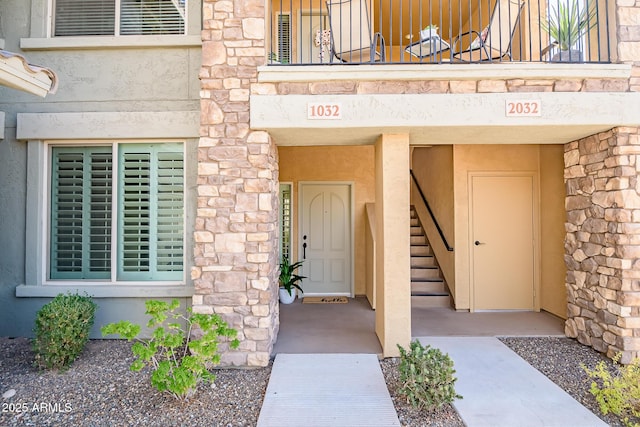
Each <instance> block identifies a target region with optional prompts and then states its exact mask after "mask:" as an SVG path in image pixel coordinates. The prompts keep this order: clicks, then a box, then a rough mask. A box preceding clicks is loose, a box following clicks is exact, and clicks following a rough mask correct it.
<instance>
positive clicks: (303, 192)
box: [298, 183, 353, 296]
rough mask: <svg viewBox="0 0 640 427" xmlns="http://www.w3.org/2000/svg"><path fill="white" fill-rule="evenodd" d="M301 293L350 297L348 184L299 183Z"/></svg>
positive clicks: (349, 201)
mask: <svg viewBox="0 0 640 427" xmlns="http://www.w3.org/2000/svg"><path fill="white" fill-rule="evenodd" d="M300 206H301V209H300V224H301V225H300V227H299V229H300V235H299V237H298V242H299V246H300V254H299V257H298V259H304V262H303V264H302V275H303V276H306V279H304V280H303V282H302V289H303V291H304V294H305V295H307V296H309V295H347V296H352V295H353V290H352V273H351V268H352V266H351V262H352V261H351V250H352V249H351V246H352V245H351V239H352V236H351V227H352V218H351V185H349V184H325V183H301V184H300Z"/></svg>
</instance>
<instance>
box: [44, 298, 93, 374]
mask: <svg viewBox="0 0 640 427" xmlns="http://www.w3.org/2000/svg"><path fill="white" fill-rule="evenodd" d="M97 307H98V306H97V305H96V304H95V303H94V302H93V300H92V299H91V297H89V296H80V295H78V294H74V295H71V294H67V295H63V294H59V295H58V296H56V297H55V298H54V299H52V300H51V301H50V302H49V303H47V304H45V305H44V306H43V307H42V308H41V309H40V310H39V311H38V313H37V314H36V326H35V329H34V332H35V339H34V341H33V351H34V352H35V365H36V366H37V367H39V368H41V369H60V370H65V369H67V368H68V367H69V366H70V365H71V364H72V363H73V361H74V360H76V358H77V357H78V356H79V355H80V353H82V350H83V349H84V346H85V345H86V343H87V340H88V339H89V332H90V331H91V326H93V320H94V315H95V312H96V308H97Z"/></svg>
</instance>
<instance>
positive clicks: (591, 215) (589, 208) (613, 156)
mask: <svg viewBox="0 0 640 427" xmlns="http://www.w3.org/2000/svg"><path fill="white" fill-rule="evenodd" d="M564 160H565V184H566V190H567V197H566V203H565V205H566V210H567V223H566V230H567V235H566V239H565V262H566V265H567V279H566V282H567V292H568V296H567V299H568V308H567V315H568V318H567V321H566V325H565V333H566V334H567V335H568V336H569V337H572V338H577V339H578V341H580V342H581V343H583V344H586V345H589V346H591V347H593V348H595V349H596V350H598V351H600V352H604V353H606V354H607V355H608V356H609V357H613V356H614V355H616V354H617V353H619V352H621V353H622V362H623V363H629V362H630V361H631V360H632V359H633V358H634V357H637V356H638V355H639V354H640V180H638V174H639V172H640V129H638V128H617V129H614V130H612V131H609V132H605V133H601V134H598V135H593V136H590V137H588V138H585V139H581V140H579V141H575V142H572V143H569V144H566V145H565V154H564Z"/></svg>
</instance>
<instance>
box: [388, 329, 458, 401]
mask: <svg viewBox="0 0 640 427" xmlns="http://www.w3.org/2000/svg"><path fill="white" fill-rule="evenodd" d="M398 348H399V349H400V365H399V370H400V382H401V383H402V386H401V388H400V393H401V394H403V395H404V396H406V398H407V402H408V403H410V404H411V405H412V406H413V407H414V408H418V409H426V410H428V411H433V410H436V409H438V408H440V407H442V406H443V405H445V404H448V403H451V402H453V401H454V399H462V396H459V395H458V394H456V392H455V388H454V383H455V382H456V378H455V377H454V376H453V374H455V373H456V371H455V370H454V369H453V360H451V358H450V357H449V355H447V354H443V353H442V352H441V351H440V350H438V349H437V348H431V347H430V346H428V345H427V346H426V347H423V346H422V344H420V343H419V342H418V341H413V342H411V345H410V347H409V349H410V351H407V350H405V349H404V348H403V347H401V346H400V345H398Z"/></svg>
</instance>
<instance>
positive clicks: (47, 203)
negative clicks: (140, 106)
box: [40, 139, 189, 288]
mask: <svg viewBox="0 0 640 427" xmlns="http://www.w3.org/2000/svg"><path fill="white" fill-rule="evenodd" d="M162 143H170V144H176V143H179V144H181V145H182V156H183V175H182V179H183V201H184V203H183V208H182V211H183V218H186V217H187V211H186V209H187V203H186V200H187V152H186V149H187V142H186V141H185V140H172V139H162V140H157V139H149V140H146V139H145V140H122V139H117V140H106V141H105V140H82V141H44V142H43V149H44V165H43V166H44V168H43V173H42V188H43V192H42V193H43V194H42V198H43V200H42V206H43V208H44V209H42V210H41V215H42V216H43V220H42V226H43V233H42V236H41V242H40V247H41V255H40V256H41V262H42V264H43V266H42V268H41V273H40V274H41V277H40V281H41V284H42V285H43V286H50V285H53V286H55V285H60V284H63V285H66V286H87V287H93V286H105V285H110V286H118V287H127V288H128V287H130V286H134V287H137V286H140V287H152V286H170V285H179V286H184V284H185V283H186V278H187V272H188V271H187V270H188V265H189V264H188V262H187V256H188V253H189V252H188V250H187V244H188V242H189V240H188V239H187V227H188V221H183V226H182V242H183V253H182V266H183V268H182V277H181V279H180V280H165V279H161V280H118V277H117V268H118V263H119V261H118V260H119V258H118V254H117V250H118V248H117V247H118V245H119V242H118V239H119V235H120V230H119V226H118V223H119V219H118V218H119V213H120V209H119V206H118V205H119V195H118V191H119V190H118V189H119V188H120V185H121V183H120V182H119V180H118V178H119V171H118V168H119V164H120V159H119V158H120V150H118V147H119V146H120V145H123V144H162ZM74 146H75V147H91V146H93V147H99V146H103V147H104V146H111V153H112V158H113V163H112V165H113V166H112V178H113V181H112V182H113V184H112V196H111V197H112V201H111V205H112V219H111V230H112V231H111V236H112V244H111V272H110V278H109V279H52V278H51V277H50V276H51V275H50V271H51V229H52V226H51V219H52V213H53V212H52V209H51V207H52V203H51V198H52V194H51V181H52V173H53V170H52V164H53V163H52V153H53V148H54V147H74Z"/></svg>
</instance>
